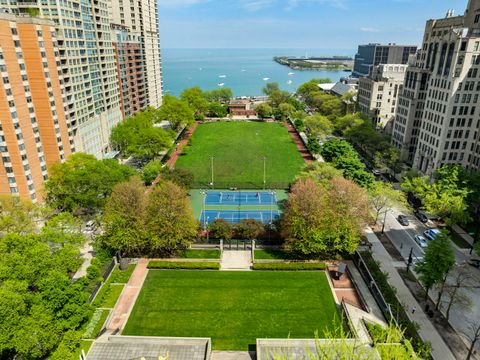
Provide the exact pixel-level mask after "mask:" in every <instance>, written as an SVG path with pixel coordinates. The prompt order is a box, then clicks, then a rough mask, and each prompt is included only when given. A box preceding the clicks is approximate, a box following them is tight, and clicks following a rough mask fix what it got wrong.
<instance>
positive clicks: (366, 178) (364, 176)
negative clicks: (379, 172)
mask: <svg viewBox="0 0 480 360" xmlns="http://www.w3.org/2000/svg"><path fill="white" fill-rule="evenodd" d="M320 154H321V155H322V157H323V159H324V160H325V161H327V162H329V163H332V165H333V166H335V168H337V169H339V170H341V171H342V173H343V176H344V177H345V178H347V179H350V180H353V181H355V182H356V183H357V184H358V185H360V186H362V187H364V188H369V187H371V186H372V185H373V183H374V182H375V178H374V176H373V175H372V174H371V173H369V172H367V171H366V170H365V164H364V163H363V162H362V161H361V160H360V157H359V156H358V153H357V152H356V151H355V149H354V148H353V146H352V145H350V143H348V142H347V141H345V140H339V139H336V138H334V139H330V140H329V141H327V142H326V143H325V144H324V145H323V146H322V148H321V150H320Z"/></svg>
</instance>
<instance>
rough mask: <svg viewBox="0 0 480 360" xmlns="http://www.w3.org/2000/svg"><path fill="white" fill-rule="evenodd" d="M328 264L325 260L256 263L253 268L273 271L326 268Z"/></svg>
mask: <svg viewBox="0 0 480 360" xmlns="http://www.w3.org/2000/svg"><path fill="white" fill-rule="evenodd" d="M326 268H327V266H326V265H325V263H323V262H308V263H304V262H274V263H271V262H269V263H254V264H253V270H273V271H301V270H325V269H326Z"/></svg>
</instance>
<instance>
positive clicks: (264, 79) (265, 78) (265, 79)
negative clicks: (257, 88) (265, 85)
mask: <svg viewBox="0 0 480 360" xmlns="http://www.w3.org/2000/svg"><path fill="white" fill-rule="evenodd" d="M262 80H263V81H268V80H270V78H268V77H264V78H263V79H262Z"/></svg>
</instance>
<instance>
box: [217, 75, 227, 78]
mask: <svg viewBox="0 0 480 360" xmlns="http://www.w3.org/2000/svg"><path fill="white" fill-rule="evenodd" d="M218 77H219V78H226V77H227V75H219V76H218Z"/></svg>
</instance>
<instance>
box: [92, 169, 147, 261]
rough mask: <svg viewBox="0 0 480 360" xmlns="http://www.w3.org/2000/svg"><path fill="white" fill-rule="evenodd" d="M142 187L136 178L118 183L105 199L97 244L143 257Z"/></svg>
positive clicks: (144, 229) (143, 192)
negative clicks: (100, 243) (101, 226)
mask: <svg viewBox="0 0 480 360" xmlns="http://www.w3.org/2000/svg"><path fill="white" fill-rule="evenodd" d="M145 190H146V188H145V186H144V185H143V183H142V181H141V180H140V179H139V178H138V177H132V178H131V179H130V180H129V181H127V182H122V183H119V184H117V185H116V186H115V188H114V189H113V192H112V195H111V196H110V197H109V199H108V202H107V206H106V208H105V215H104V217H103V223H104V226H103V228H104V233H103V234H102V235H101V237H100V239H101V242H102V243H103V244H104V245H105V246H106V247H107V248H110V249H114V250H116V251H120V252H122V253H123V254H127V255H143V254H145V253H146V252H147V249H148V236H147V229H146V227H145V216H146V211H145V206H146V195H145Z"/></svg>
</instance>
